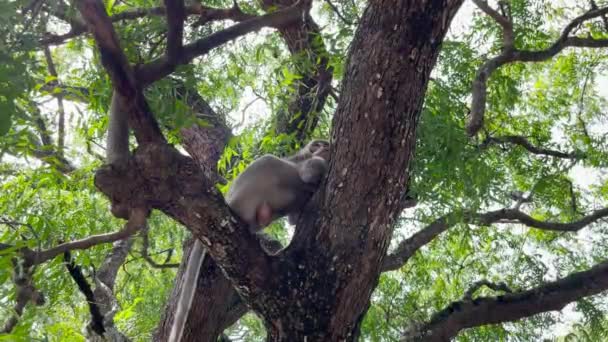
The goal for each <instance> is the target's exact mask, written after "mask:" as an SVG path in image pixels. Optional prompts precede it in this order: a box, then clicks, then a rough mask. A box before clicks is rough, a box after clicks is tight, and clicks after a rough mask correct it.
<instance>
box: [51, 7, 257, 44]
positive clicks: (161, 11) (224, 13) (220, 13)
mask: <svg viewBox="0 0 608 342" xmlns="http://www.w3.org/2000/svg"><path fill="white" fill-rule="evenodd" d="M184 11H185V14H186V15H188V16H200V17H201V19H202V18H204V19H205V21H206V22H209V21H217V20H226V19H230V20H233V21H237V22H239V21H244V20H247V19H252V18H255V17H256V16H255V15H253V14H246V13H243V12H242V11H240V10H239V11H235V10H234V9H233V8H230V9H223V8H213V7H207V6H203V5H201V4H198V3H197V4H193V5H190V6H186V7H185V8H184ZM49 13H50V14H53V15H55V14H57V12H50V11H49ZM165 14H166V8H165V7H150V8H136V9H131V10H126V11H123V12H120V13H117V14H115V15H113V16H111V17H110V20H111V21H112V22H113V23H114V22H120V21H124V20H133V19H139V18H144V17H147V16H161V15H165ZM56 16H57V15H56ZM57 17H58V18H59V19H61V20H64V21H66V22H67V23H68V24H70V31H69V32H68V33H65V34H60V35H57V34H52V33H47V34H46V35H45V37H44V38H43V39H41V41H40V44H41V45H57V44H62V43H64V42H65V41H66V40H68V39H71V38H74V37H78V36H80V35H82V34H83V33H85V32H86V26H85V25H84V24H82V23H80V25H78V22H77V23H76V24H74V21H73V19H71V18H68V17H65V18H62V17H59V16H57Z"/></svg>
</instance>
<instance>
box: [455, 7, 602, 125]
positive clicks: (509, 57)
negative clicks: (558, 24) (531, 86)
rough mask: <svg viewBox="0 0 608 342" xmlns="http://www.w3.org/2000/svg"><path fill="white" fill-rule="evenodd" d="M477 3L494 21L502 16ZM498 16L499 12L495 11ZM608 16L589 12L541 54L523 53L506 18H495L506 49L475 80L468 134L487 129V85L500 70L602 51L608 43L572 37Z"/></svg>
mask: <svg viewBox="0 0 608 342" xmlns="http://www.w3.org/2000/svg"><path fill="white" fill-rule="evenodd" d="M474 2H475V3H476V4H477V5H478V6H480V8H481V9H482V10H484V12H486V13H488V15H490V16H492V17H493V18H494V17H495V16H496V15H498V16H500V15H499V14H498V13H493V12H492V11H494V10H492V9H489V11H488V8H486V9H484V7H489V6H487V3H485V1H482V0H474ZM494 12H495V11H494ZM606 13H608V7H604V8H601V9H595V10H591V11H588V12H587V13H585V14H583V15H581V16H579V17H577V18H575V19H573V20H572V21H571V22H570V23H569V24H568V25H566V27H565V28H564V30H563V31H562V33H561V35H560V37H559V38H558V39H557V40H556V41H555V42H554V43H553V44H552V45H551V46H550V47H548V48H547V49H544V50H539V51H527V50H519V49H517V48H515V47H514V46H513V43H512V42H513V41H512V39H511V38H509V34H508V32H509V31H508V30H509V28H508V27H507V26H504V24H505V23H504V19H505V18H504V17H502V16H501V17H502V18H498V19H497V18H495V20H497V21H498V23H499V24H501V25H502V26H503V48H502V52H501V53H500V54H499V55H498V56H496V57H494V58H491V59H489V60H488V61H486V62H485V63H484V64H483V65H482V66H481V67H480V68H479V69H478V70H477V75H476V76H475V80H473V85H472V97H473V98H472V100H471V113H470V114H469V121H468V123H467V127H466V129H467V134H468V135H469V136H473V135H475V134H477V132H479V130H480V129H481V127H482V126H483V120H484V113H485V109H486V108H485V107H486V96H487V81H488V78H489V77H490V76H491V75H492V73H493V72H494V71H496V70H497V69H498V68H499V67H501V66H503V65H505V64H508V63H513V62H539V61H544V60H547V59H549V58H552V57H553V56H555V55H556V54H558V53H559V52H561V51H562V50H563V49H565V48H567V47H588V48H600V47H608V39H592V38H582V37H571V36H570V33H571V32H572V31H573V30H574V29H575V28H576V27H578V26H579V25H581V24H582V23H583V22H584V21H587V20H590V19H593V18H597V17H600V16H602V15H604V14H606ZM511 29H512V28H511Z"/></svg>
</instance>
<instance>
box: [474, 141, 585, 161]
mask: <svg viewBox="0 0 608 342" xmlns="http://www.w3.org/2000/svg"><path fill="white" fill-rule="evenodd" d="M504 143H509V144H514V145H518V146H521V147H523V148H525V149H526V150H528V151H529V152H530V153H532V154H538V155H545V156H552V157H556V158H562V159H584V158H585V155H584V154H583V153H582V152H561V151H556V150H551V149H547V148H542V147H537V146H534V145H533V144H532V143H530V141H528V139H526V138H525V137H523V136H521V135H505V136H499V137H491V136H488V137H486V139H485V140H484V142H483V143H482V146H488V145H490V144H504Z"/></svg>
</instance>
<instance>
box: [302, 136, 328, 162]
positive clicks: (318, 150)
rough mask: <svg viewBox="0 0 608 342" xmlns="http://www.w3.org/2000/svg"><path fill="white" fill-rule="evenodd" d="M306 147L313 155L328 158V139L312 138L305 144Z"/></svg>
mask: <svg viewBox="0 0 608 342" xmlns="http://www.w3.org/2000/svg"><path fill="white" fill-rule="evenodd" d="M306 148H307V149H308V151H309V152H310V153H311V154H312V155H313V156H318V157H321V158H323V159H325V160H329V141H327V140H321V139H317V140H312V141H311V142H309V143H308V144H307V145H306Z"/></svg>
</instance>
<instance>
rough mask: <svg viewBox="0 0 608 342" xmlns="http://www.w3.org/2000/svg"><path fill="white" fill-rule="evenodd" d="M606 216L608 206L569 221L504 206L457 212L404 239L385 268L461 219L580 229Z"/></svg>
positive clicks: (400, 262)
mask: <svg viewBox="0 0 608 342" xmlns="http://www.w3.org/2000/svg"><path fill="white" fill-rule="evenodd" d="M604 217H608V208H603V209H599V210H595V211H593V212H592V213H591V214H589V215H587V216H584V217H582V218H581V219H579V220H577V221H573V222H569V223H562V222H550V221H539V220H536V219H534V218H532V217H531V216H529V215H527V214H525V213H523V212H521V211H519V210H517V209H501V210H496V211H490V212H487V213H483V214H475V213H470V212H464V213H459V212H453V213H450V214H447V215H445V216H442V217H440V218H438V219H437V220H435V221H433V222H432V223H431V224H429V225H428V226H426V227H425V228H423V229H422V230H420V231H419V232H417V233H415V234H414V235H412V236H411V237H410V238H408V239H406V240H404V241H402V242H401V243H400V244H399V246H397V248H396V249H395V251H394V252H393V253H391V254H390V255H387V256H386V258H384V263H383V265H382V271H383V272H385V271H393V270H396V269H398V268H400V267H401V266H403V265H404V264H405V263H406V262H407V261H408V260H409V258H410V257H411V256H412V255H414V253H416V251H418V249H420V247H422V246H424V245H426V244H427V243H429V242H431V241H432V240H433V239H435V238H436V237H437V236H438V235H439V234H441V233H443V232H445V231H446V230H448V229H449V228H451V227H452V226H454V225H456V224H458V223H468V224H475V225H484V226H485V225H490V224H493V223H519V224H523V225H525V226H528V227H532V228H537V229H543V230H551V231H560V232H576V231H578V230H581V229H583V228H584V227H586V226H588V225H589V224H591V223H594V222H596V221H598V220H599V219H602V218H604Z"/></svg>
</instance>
